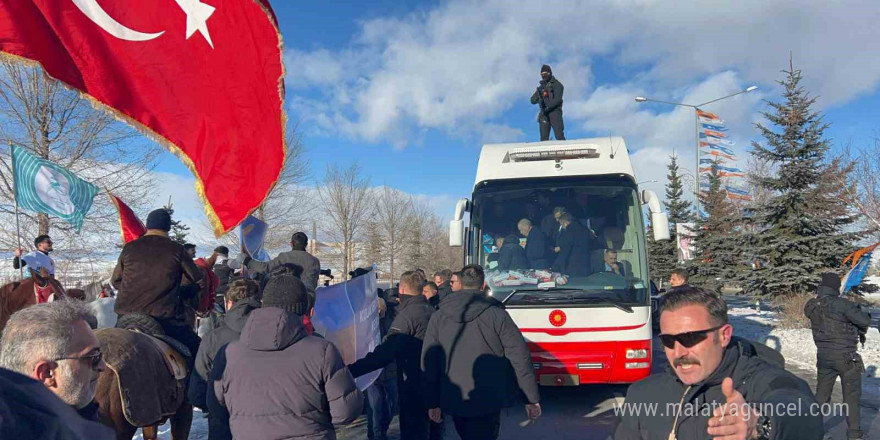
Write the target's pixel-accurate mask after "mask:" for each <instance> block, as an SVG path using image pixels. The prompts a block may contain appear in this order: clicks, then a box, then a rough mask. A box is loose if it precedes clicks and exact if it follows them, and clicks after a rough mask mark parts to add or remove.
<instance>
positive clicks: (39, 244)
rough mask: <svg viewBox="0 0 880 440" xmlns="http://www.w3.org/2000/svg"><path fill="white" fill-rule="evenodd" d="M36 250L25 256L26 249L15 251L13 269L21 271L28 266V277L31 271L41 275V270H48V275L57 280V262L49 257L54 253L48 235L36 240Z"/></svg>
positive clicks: (40, 236) (38, 237)
mask: <svg viewBox="0 0 880 440" xmlns="http://www.w3.org/2000/svg"><path fill="white" fill-rule="evenodd" d="M34 248H36V250H35V251H33V252H29V253H27V254H24V255H22V254H23V253H24V249H21V248H18V249H15V251H14V254H15V258H13V259H12V267H13V268H15V269H20V268H23V267H25V266H27V267H28V275H30V273H31V271H33V272H36V273H38V274H39V273H40V271H41V269H46V270H45V272H46V274H47V275H48V276H49V277H52V278H55V261H54V260H52V257H50V256H49V253H50V252H52V239H51V238H49V236H48V235H39V236H37V238H35V239H34Z"/></svg>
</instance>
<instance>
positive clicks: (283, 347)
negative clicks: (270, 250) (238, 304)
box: [211, 273, 364, 440]
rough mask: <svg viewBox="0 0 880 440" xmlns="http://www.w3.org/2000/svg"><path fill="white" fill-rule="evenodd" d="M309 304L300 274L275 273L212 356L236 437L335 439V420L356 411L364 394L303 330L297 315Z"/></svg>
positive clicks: (346, 419) (323, 343)
mask: <svg viewBox="0 0 880 440" xmlns="http://www.w3.org/2000/svg"><path fill="white" fill-rule="evenodd" d="M308 311H309V293H308V291H307V289H306V286H305V285H304V284H303V282H302V281H300V279H299V278H297V277H295V276H294V275H293V274H289V273H285V274H278V275H275V273H273V276H272V277H271V278H269V281H268V282H267V284H266V288H265V289H264V291H263V306H262V307H261V308H259V309H256V310H254V311H252V312H251V313H250V316H249V317H248V319H247V322H246V323H245V326H244V329H242V332H241V338H240V339H239V340H238V341H235V342H232V343H230V344H229V345H227V346H226V348H225V349H224V350H221V351H220V353H218V355H217V357H216V358H215V361H214V368H213V370H212V371H211V376H212V377H213V378H214V380H215V382H214V391H215V394H216V396H217V401H218V403H219V404H220V405H223V406H225V407H226V409H227V410H229V424H230V428H231V430H232V435H233V437H234V438H240V439H248V440H264V439H265V440H269V439H281V438H284V439H309V440H335V439H336V431H335V430H334V428H333V425H337V424H348V423H351V422H352V421H354V420H355V419H357V417H358V416H360V415H361V411H362V409H363V400H364V399H363V395H362V394H361V392H360V391H358V389H357V387H356V386H355V383H354V378H353V377H351V374H350V373H349V372H348V369H347V368H345V363H344V362H343V360H342V355H340V354H339V350H337V349H336V347H335V346H333V344H332V343H330V342H329V341H327V340H325V339H323V338H319V337H317V336H309V334H308V332H307V330H306V327H305V325H304V324H303V319H302V317H303V315H305V314H307V313H308Z"/></svg>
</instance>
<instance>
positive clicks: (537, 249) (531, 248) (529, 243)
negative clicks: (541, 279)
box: [516, 218, 550, 269]
mask: <svg viewBox="0 0 880 440" xmlns="http://www.w3.org/2000/svg"><path fill="white" fill-rule="evenodd" d="M516 227H517V229H519V233H520V234H522V235H523V236H524V237H526V259H528V260H529V268H530V269H546V268H548V267H550V263H549V262H548V261H547V238H546V237H545V236H544V233H543V232H541V231H539V230H537V229H535V228H534V227H533V226H532V222H531V221H530V220H529V219H527V218H524V219H522V220H520V221H519V223H517V225H516Z"/></svg>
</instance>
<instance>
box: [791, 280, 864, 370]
mask: <svg viewBox="0 0 880 440" xmlns="http://www.w3.org/2000/svg"><path fill="white" fill-rule="evenodd" d="M804 315H806V316H807V318H810V327H812V329H813V341H815V342H816V350H817V352H818V354H819V355H822V354H843V353H847V352H854V351H856V344H858V342H859V333H860V332H861V333H864V332H866V331H867V330H868V326H869V325H871V315H869V314H868V313H867V312H865V311H863V310H862V309H861V308H859V306H858V305H857V304H855V303H854V302H852V301H847V300H846V299H844V298H841V297H840V296H839V294H838V292H837V290H835V289H833V288H831V287H827V286H819V289H818V297H816V298H813V299H811V300H809V301H807V304H806V305H805V306H804Z"/></svg>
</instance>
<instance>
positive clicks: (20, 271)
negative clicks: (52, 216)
mask: <svg viewBox="0 0 880 440" xmlns="http://www.w3.org/2000/svg"><path fill="white" fill-rule="evenodd" d="M12 148H13V147H12V141H9V161H10V163H11V165H12V198H13V199H14V200H15V237H16V239H17V241H18V249H21V225H20V223H19V220H18V193H17V192H16V191H15V182H16V180H15V152H14V151H12ZM23 256H24V255H22V256H21V257H18V280H19V281H21V280H23V279H24V267H23V265H22V264H21V263H22V262H23V260H22V257H23Z"/></svg>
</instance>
